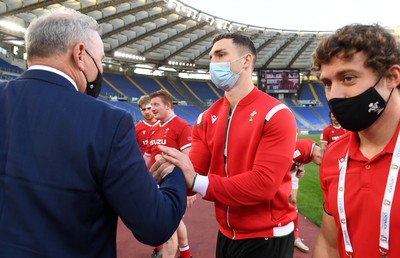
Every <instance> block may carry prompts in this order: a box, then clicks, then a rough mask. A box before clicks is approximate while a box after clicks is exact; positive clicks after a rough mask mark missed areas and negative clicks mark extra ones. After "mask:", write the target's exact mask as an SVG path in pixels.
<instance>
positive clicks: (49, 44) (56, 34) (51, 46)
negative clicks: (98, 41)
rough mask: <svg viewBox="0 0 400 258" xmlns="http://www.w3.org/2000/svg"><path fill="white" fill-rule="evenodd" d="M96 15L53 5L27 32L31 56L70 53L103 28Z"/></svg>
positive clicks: (28, 51) (26, 38)
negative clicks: (94, 16) (76, 45)
mask: <svg viewBox="0 0 400 258" xmlns="http://www.w3.org/2000/svg"><path fill="white" fill-rule="evenodd" d="M99 31H100V25H99V24H98V23H97V21H96V20H95V19H93V18H92V17H90V16H87V15H85V14H82V13H80V12H78V11H75V10H73V9H68V8H57V9H52V10H50V11H49V13H47V14H45V15H43V16H40V17H38V18H37V19H35V20H34V21H32V23H31V24H30V25H29V27H28V29H27V31H26V34H25V44H26V52H27V56H28V60H30V59H31V58H33V57H49V56H53V55H59V54H63V53H66V52H67V51H68V49H69V48H70V47H71V46H73V45H75V44H77V43H79V42H82V43H84V44H85V45H89V46H90V43H91V38H92V36H93V32H99Z"/></svg>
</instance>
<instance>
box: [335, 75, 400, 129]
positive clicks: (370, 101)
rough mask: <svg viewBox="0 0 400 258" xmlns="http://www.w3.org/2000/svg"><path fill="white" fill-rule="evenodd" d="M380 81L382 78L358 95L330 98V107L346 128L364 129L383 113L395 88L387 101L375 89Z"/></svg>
mask: <svg viewBox="0 0 400 258" xmlns="http://www.w3.org/2000/svg"><path fill="white" fill-rule="evenodd" d="M379 81H380V79H379V80H378V81H377V82H376V83H375V85H374V86H372V87H371V88H369V89H368V90H366V91H364V92H363V93H361V94H359V95H357V96H354V97H351V98H335V99H331V100H329V102H328V104H329V108H330V109H331V111H332V113H333V114H334V115H335V117H336V120H337V121H338V122H339V123H340V125H341V126H342V127H343V128H344V129H346V130H349V131H352V132H359V131H363V130H365V129H367V128H368V127H370V126H371V125H372V124H373V123H374V122H375V121H376V120H377V119H378V118H379V117H380V116H381V115H382V113H383V111H384V110H385V108H386V103H387V101H389V99H390V96H392V92H393V90H392V91H391V92H390V95H389V98H388V100H387V101H385V100H384V99H383V98H382V96H381V95H379V93H378V92H377V91H376V89H375V86H376V85H377V84H378V82H379Z"/></svg>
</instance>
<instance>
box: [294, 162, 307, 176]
mask: <svg viewBox="0 0 400 258" xmlns="http://www.w3.org/2000/svg"><path fill="white" fill-rule="evenodd" d="M305 174H306V171H305V170H304V164H303V165H299V166H297V171H296V177H297V178H302V177H304V175H305Z"/></svg>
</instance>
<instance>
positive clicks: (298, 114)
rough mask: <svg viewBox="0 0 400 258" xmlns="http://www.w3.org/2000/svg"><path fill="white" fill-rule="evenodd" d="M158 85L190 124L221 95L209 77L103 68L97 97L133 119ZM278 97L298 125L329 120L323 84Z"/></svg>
mask: <svg viewBox="0 0 400 258" xmlns="http://www.w3.org/2000/svg"><path fill="white" fill-rule="evenodd" d="M0 72H2V73H3V74H2V75H7V77H5V79H4V78H3V80H10V79H13V78H16V77H17V76H18V75H19V74H21V73H22V72H23V70H22V69H21V68H19V67H18V66H14V65H12V64H10V63H8V62H7V61H5V60H3V59H0ZM160 89H165V90H167V91H168V92H170V93H171V95H172V96H173V99H174V107H175V112H176V114H177V115H178V116H180V117H182V118H183V119H185V120H187V121H188V122H189V124H191V125H193V124H194V123H195V121H196V119H197V117H198V115H199V114H200V113H201V112H203V111H204V110H205V109H206V108H207V107H208V106H209V105H211V104H212V103H214V102H215V101H216V100H217V99H219V98H220V97H221V96H223V92H222V91H221V90H219V89H216V88H215V87H214V86H213V85H212V83H211V82H210V81H206V80H193V79H191V80H183V79H178V78H172V77H152V76H139V75H136V74H134V75H132V74H122V73H121V74H118V73H110V72H104V74H103V87H102V90H101V93H100V96H101V98H99V99H101V101H105V102H107V103H109V104H111V105H113V106H116V107H118V108H122V109H124V110H126V111H128V112H129V113H130V114H131V115H132V117H133V119H134V121H135V123H136V122H138V121H140V120H141V119H142V116H141V113H140V110H139V108H138V107H137V103H136V101H137V100H138V99H139V98H140V96H142V95H144V94H150V93H152V92H154V91H157V90H160ZM281 101H282V102H283V103H284V104H285V105H287V106H288V107H289V108H290V109H291V110H292V112H293V114H294V116H295V118H296V123H297V127H298V128H300V129H305V130H310V131H315V130H316V131H319V130H322V128H324V127H325V126H326V125H327V124H329V117H328V112H329V108H328V105H327V102H326V100H325V93H324V89H323V86H322V85H321V84H320V83H318V82H315V81H304V82H303V83H302V84H301V87H300V90H299V98H298V99H296V98H286V99H281ZM304 103H306V104H304ZM310 103H312V105H311V104H310Z"/></svg>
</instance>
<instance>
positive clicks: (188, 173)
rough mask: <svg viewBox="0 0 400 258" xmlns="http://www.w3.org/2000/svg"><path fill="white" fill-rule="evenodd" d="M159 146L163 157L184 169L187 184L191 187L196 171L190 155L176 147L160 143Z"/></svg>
mask: <svg viewBox="0 0 400 258" xmlns="http://www.w3.org/2000/svg"><path fill="white" fill-rule="evenodd" d="M158 148H159V150H160V151H161V152H162V157H163V158H164V159H165V160H166V161H168V162H169V163H172V164H174V165H175V166H177V167H179V168H180V169H181V170H182V172H183V174H184V176H185V180H186V186H187V187H188V188H189V189H191V188H192V185H193V180H194V177H195V175H196V172H195V171H194V168H193V165H192V162H191V161H190V159H189V157H188V156H187V155H186V154H184V153H182V152H180V151H179V150H177V149H175V148H170V147H166V146H163V145H158Z"/></svg>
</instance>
